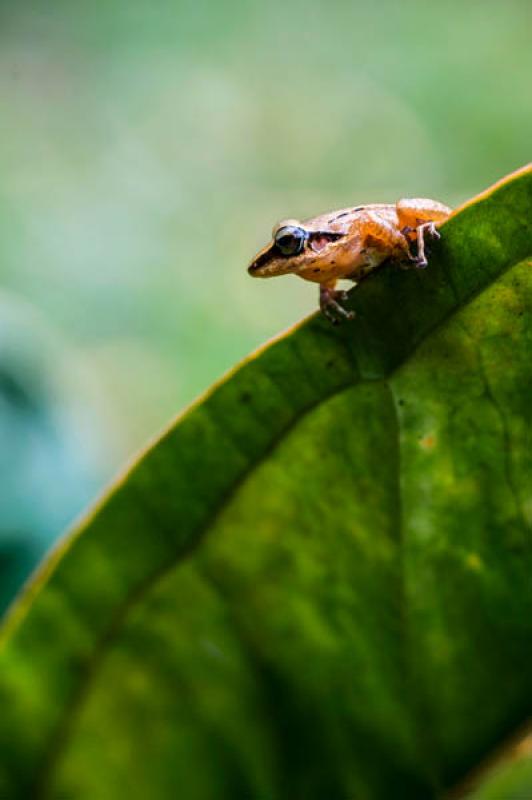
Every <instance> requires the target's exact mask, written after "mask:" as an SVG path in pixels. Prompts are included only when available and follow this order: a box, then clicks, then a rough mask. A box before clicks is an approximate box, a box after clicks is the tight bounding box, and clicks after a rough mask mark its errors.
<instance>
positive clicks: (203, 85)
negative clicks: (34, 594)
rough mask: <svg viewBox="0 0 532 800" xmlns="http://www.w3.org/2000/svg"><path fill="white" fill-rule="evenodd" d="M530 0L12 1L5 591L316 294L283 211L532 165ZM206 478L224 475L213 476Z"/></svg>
mask: <svg viewBox="0 0 532 800" xmlns="http://www.w3.org/2000/svg"><path fill="white" fill-rule="evenodd" d="M531 42H532V3H531V2H530V0H505V2H504V3H501V2H500V0H498V1H497V2H494V1H493V0H476V2H475V1H474V0H473V1H472V2H463V0H453V1H452V2H438V3H427V2H426V0H409V1H407V2H398V0H379V2H378V3H377V2H368V1H367V0H365V2H362V1H361V0H351V2H348V1H347V0H327V2H325V0H323V2H317V0H299V1H293V0H269V2H268V3H263V2H258V1H257V0H225V1H224V0H106V2H94V0H76V2H74V3H72V2H71V0H68V1H67V0H62V1H61V0H57V1H56V2H54V3H53V4H52V3H48V4H45V3H41V2H37V0H34V2H29V1H27V0H17V2H15V0H13V2H3V3H2V5H1V6H0V287H1V291H0V470H1V473H0V478H1V480H0V608H1V607H4V606H5V605H6V603H7V602H8V600H9V598H10V597H11V596H12V595H13V593H14V591H15V590H16V589H17V587H18V586H19V585H20V583H21V581H22V580H23V579H24V577H25V576H27V574H28V572H29V570H30V569H31V568H32V567H33V566H34V565H35V564H36V562H37V561H38V559H39V558H40V557H41V556H42V554H43V552H44V551H45V550H46V548H47V547H49V546H50V545H51V544H52V543H53V541H54V540H55V538H56V537H57V536H58V535H60V534H61V533H62V531H63V530H64V529H65V527H66V526H67V525H68V524H69V523H70V522H71V521H72V519H73V518H74V517H75V516H76V515H78V514H79V513H80V512H81V510H82V509H83V508H84V507H85V506H86V504H87V503H88V502H90V500H91V499H92V498H93V497H94V496H96V495H97V493H98V492H99V491H101V489H102V487H103V486H104V485H105V483H106V482H107V481H108V480H109V479H110V478H111V477H112V476H113V474H114V473H116V471H117V470H118V469H119V468H120V466H121V465H123V464H124V463H125V462H127V461H128V459H130V458H131V457H132V456H133V454H134V453H135V451H136V450H137V449H138V448H139V447H140V446H142V445H143V444H144V443H145V441H146V440H147V439H148V438H149V437H150V436H152V435H153V434H154V433H156V432H157V431H158V430H159V429H160V428H161V426H163V425H164V424H165V423H166V422H167V421H168V420H169V419H170V418H171V417H172V416H173V415H174V414H175V413H176V412H178V411H179V410H180V409H181V408H182V407H183V406H184V405H185V404H187V403H189V402H190V401H191V400H192V399H193V398H194V397H195V396H196V395H197V394H198V393H199V392H201V391H202V390H203V389H205V388H206V387H208V386H209V384H210V383H211V382H212V381H213V380H214V379H216V378H218V377H219V376H220V375H221V374H222V373H223V372H224V371H225V370H227V369H228V368H229V367H230V366H232V365H233V364H234V363H235V362H236V361H237V360H238V359H240V358H242V357H243V356H245V355H246V353H248V352H249V351H250V350H251V349H252V348H254V347H255V346H256V345H258V344H259V343H261V342H263V341H264V340H265V339H267V338H268V337H270V336H272V335H273V334H275V333H277V332H278V331H279V330H281V329H283V328H284V327H286V326H288V325H289V324H291V323H292V322H294V321H295V320H297V319H298V318H300V317H301V316H303V315H305V314H307V313H309V312H310V311H312V310H314V308H315V306H316V288H315V287H313V286H311V285H310V284H305V283H304V282H302V281H299V280H298V279H296V278H292V277H291V278H283V279H282V280H281V279H279V280H278V281H277V280H275V281H252V280H250V279H249V278H248V276H247V274H246V272H245V266H246V264H247V262H248V260H249V259H250V257H251V256H252V255H253V254H254V252H255V250H256V249H258V248H259V247H260V246H262V245H263V244H264V243H265V241H266V240H267V239H268V238H269V233H270V230H271V226H272V224H273V223H274V222H275V221H276V220H277V219H279V218H282V217H286V216H300V217H305V216H309V215H313V214H315V213H318V212H321V211H324V210H328V209H334V208H338V207H342V206H346V205H350V204H353V203H356V204H359V203H363V202H381V201H393V200H396V199H398V198H399V197H401V196H409V195H411V196H428V197H433V198H436V199H439V200H442V201H443V202H446V203H449V204H451V205H455V204H457V203H460V202H462V201H463V200H465V199H466V198H468V197H469V196H470V195H472V194H475V193H476V192H478V191H479V190H481V189H483V188H485V187H486V186H488V185H489V184H490V183H491V182H493V181H494V180H496V179H497V178H499V177H501V176H503V175H504V174H505V173H507V172H509V171H511V170H513V169H515V168H517V167H519V166H521V165H522V164H524V163H526V162H528V161H529V160H530V158H531V144H532V82H531V75H532V46H531ZM206 479H208V476H206Z"/></svg>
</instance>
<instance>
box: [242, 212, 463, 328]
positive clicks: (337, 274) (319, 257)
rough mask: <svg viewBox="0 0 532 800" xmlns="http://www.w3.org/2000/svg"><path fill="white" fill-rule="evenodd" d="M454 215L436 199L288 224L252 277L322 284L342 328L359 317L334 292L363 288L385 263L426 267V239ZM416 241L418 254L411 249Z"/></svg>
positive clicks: (326, 307) (326, 305)
mask: <svg viewBox="0 0 532 800" xmlns="http://www.w3.org/2000/svg"><path fill="white" fill-rule="evenodd" d="M450 213H451V209H450V208H447V206H444V205H443V204H442V203H438V202H436V201H435V200H424V199H414V200H413V199H411V200H399V202H398V203H396V204H395V205H391V204H390V205H386V204H380V205H377V204H376V205H369V206H357V207H356V208H345V209H342V210H340V211H332V212H329V213H328V214H322V215H320V216H319V217H313V218H312V219H309V220H306V221H305V222H299V221H298V220H296V219H287V220H283V222H280V223H279V224H278V225H276V226H275V228H274V229H273V240H272V241H271V242H270V244H269V245H267V246H266V247H265V248H264V249H263V250H261V251H260V253H258V255H256V256H255V258H254V259H253V261H252V263H251V265H250V266H249V267H248V272H249V274H250V275H252V276H253V277H256V278H271V277H273V276H275V275H286V274H293V275H299V276H300V277H301V278H304V279H305V280H307V281H313V282H314V283H319V284H320V308H321V310H322V311H323V313H324V314H325V316H326V317H328V319H330V320H331V321H332V322H333V323H335V324H336V323H338V321H339V318H341V317H344V318H345V319H352V318H353V317H354V312H352V311H347V309H345V308H344V307H343V305H341V302H340V301H343V300H345V299H346V297H347V295H346V292H341V291H336V290H335V288H334V287H335V286H336V282H337V281H338V280H339V279H341V278H347V279H349V280H352V281H355V282H357V283H358V282H359V281H361V280H362V279H363V278H365V277H366V275H369V273H370V272H372V271H373V270H375V269H376V268H377V267H379V266H381V264H383V263H384V262H385V261H396V262H398V263H402V264H405V265H410V266H413V267H417V268H419V269H423V268H425V267H426V266H427V263H428V262H427V257H426V254H425V237H426V236H427V234H428V235H429V236H432V237H436V238H439V236H440V234H439V233H438V230H437V228H436V225H437V224H438V223H441V222H444V221H445V220H446V219H447V218H448V217H449V215H450ZM414 241H416V242H417V253H416V255H413V254H412V252H411V250H410V245H411V244H412V243H413V242H414Z"/></svg>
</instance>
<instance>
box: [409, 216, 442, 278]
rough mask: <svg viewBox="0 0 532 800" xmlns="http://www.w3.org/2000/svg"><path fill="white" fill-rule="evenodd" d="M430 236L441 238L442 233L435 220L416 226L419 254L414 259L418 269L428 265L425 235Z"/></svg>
mask: <svg viewBox="0 0 532 800" xmlns="http://www.w3.org/2000/svg"><path fill="white" fill-rule="evenodd" d="M426 236H430V238H431V239H439V238H440V237H441V234H440V232H439V230H438V229H437V227H436V224H435V223H434V222H424V223H423V225H419V226H418V227H417V228H416V237H417V256H415V257H414V258H413V259H412V261H413V262H414V265H415V266H416V267H417V269H425V267H427V266H428V263H429V262H428V261H427V256H426V254H425V244H426V242H425V237H426Z"/></svg>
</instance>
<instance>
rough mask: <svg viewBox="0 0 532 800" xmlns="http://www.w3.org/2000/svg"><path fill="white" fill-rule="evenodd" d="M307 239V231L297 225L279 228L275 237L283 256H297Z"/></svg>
mask: <svg viewBox="0 0 532 800" xmlns="http://www.w3.org/2000/svg"><path fill="white" fill-rule="evenodd" d="M307 239H308V233H307V231H305V230H303V228H298V227H297V225H285V226H284V227H282V228H279V229H278V230H277V231H276V232H275V236H274V240H275V244H276V246H277V249H278V250H279V251H280V252H281V253H282V254H283V256H295V255H297V254H298V253H300V252H301V251H302V250H303V247H304V245H305V242H306V240H307Z"/></svg>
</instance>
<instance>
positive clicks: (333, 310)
mask: <svg viewBox="0 0 532 800" xmlns="http://www.w3.org/2000/svg"><path fill="white" fill-rule="evenodd" d="M347 297H348V294H347V292H342V291H336V290H335V289H327V288H326V287H325V286H320V309H321V311H322V313H323V314H324V315H325V316H326V317H327V319H328V320H330V321H331V322H332V324H333V325H338V323H339V322H340V320H341V319H354V317H355V312H354V311H348V310H347V309H346V308H344V307H343V305H341V302H345V301H346V300H347ZM340 301H341V302H340Z"/></svg>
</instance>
